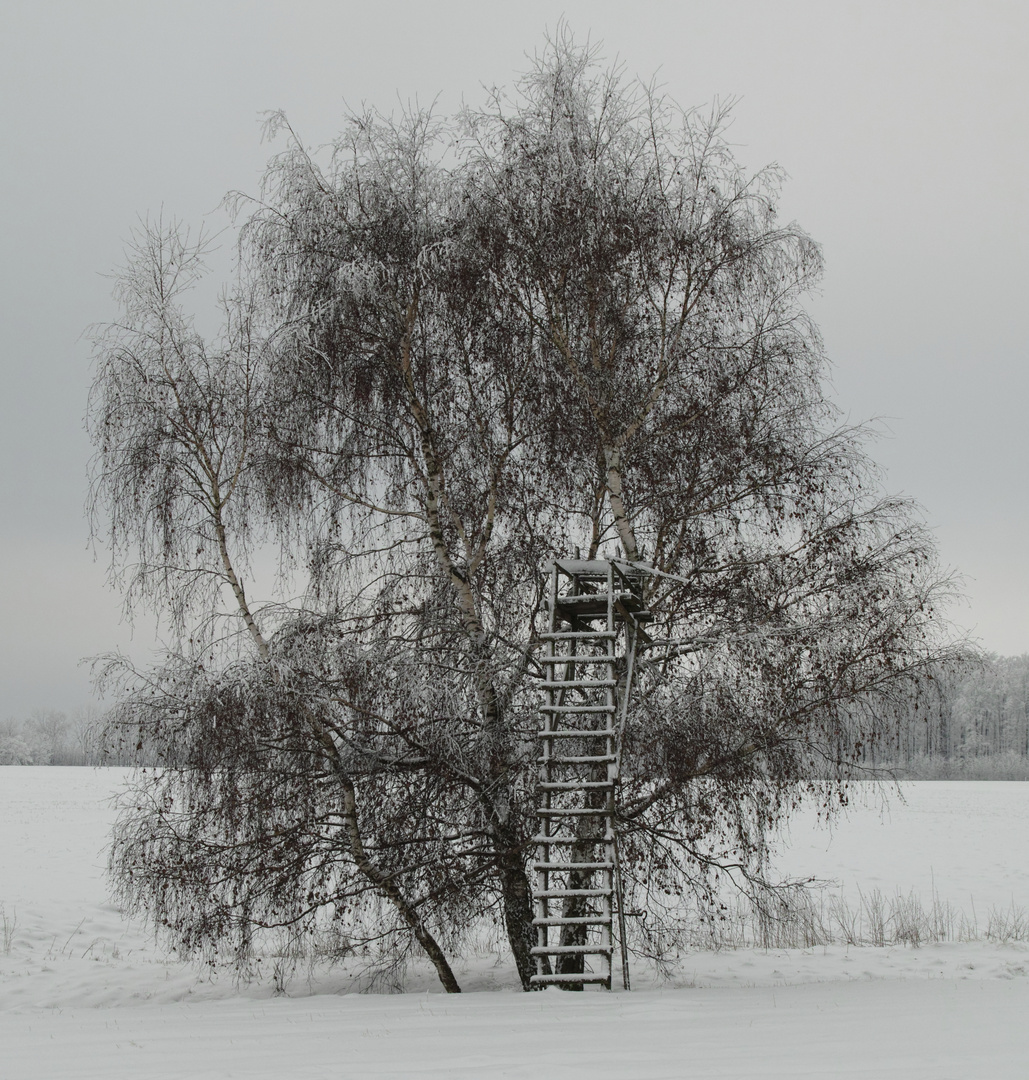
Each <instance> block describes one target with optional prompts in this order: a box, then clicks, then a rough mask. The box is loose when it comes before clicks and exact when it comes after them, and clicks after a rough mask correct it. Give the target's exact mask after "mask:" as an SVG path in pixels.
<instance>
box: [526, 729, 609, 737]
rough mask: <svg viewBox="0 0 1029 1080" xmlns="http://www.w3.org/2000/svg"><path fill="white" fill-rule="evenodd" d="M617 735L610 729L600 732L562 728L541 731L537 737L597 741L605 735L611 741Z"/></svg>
mask: <svg viewBox="0 0 1029 1080" xmlns="http://www.w3.org/2000/svg"><path fill="white" fill-rule="evenodd" d="M617 734H618V732H617V731H613V730H611V729H610V728H603V729H602V730H600V731H590V730H588V729H587V730H580V729H577V728H563V729H562V730H561V731H541V732H540V733H539V737H540V738H541V739H599V738H601V736H604V735H606V736H608V737H609V738H612V739H613V738H614V737H615V736H616V735H617Z"/></svg>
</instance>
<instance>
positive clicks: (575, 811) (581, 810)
mask: <svg viewBox="0 0 1029 1080" xmlns="http://www.w3.org/2000/svg"><path fill="white" fill-rule="evenodd" d="M608 813H610V811H609V809H608V808H607V807H606V806H603V807H599V808H597V809H594V808H593V807H590V806H575V807H566V808H564V809H563V810H555V809H550V810H547V809H544V808H542V807H541V808H540V809H539V810H537V811H536V816H537V817H541V818H543V817H545V818H553V817H569V816H574V817H591V816H592V817H606V816H607V814H608Z"/></svg>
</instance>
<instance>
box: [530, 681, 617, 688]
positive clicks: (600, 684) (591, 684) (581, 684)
mask: <svg viewBox="0 0 1029 1080" xmlns="http://www.w3.org/2000/svg"><path fill="white" fill-rule="evenodd" d="M536 685H537V686H538V687H539V688H540V689H541V690H600V689H603V688H605V687H609V686H617V685H618V682H617V680H615V679H555V680H553V681H550V680H547V679H544V680H543V681H542V682H538V683H537V684H536Z"/></svg>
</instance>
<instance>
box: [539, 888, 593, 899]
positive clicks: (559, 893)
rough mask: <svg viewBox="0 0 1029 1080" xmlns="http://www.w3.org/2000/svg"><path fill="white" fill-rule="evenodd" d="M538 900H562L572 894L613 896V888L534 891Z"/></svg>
mask: <svg viewBox="0 0 1029 1080" xmlns="http://www.w3.org/2000/svg"><path fill="white" fill-rule="evenodd" d="M533 895H534V896H535V898H536V899H537V900H561V899H563V898H567V897H570V896H611V895H612V891H611V889H544V890H543V891H542V892H538V893H533Z"/></svg>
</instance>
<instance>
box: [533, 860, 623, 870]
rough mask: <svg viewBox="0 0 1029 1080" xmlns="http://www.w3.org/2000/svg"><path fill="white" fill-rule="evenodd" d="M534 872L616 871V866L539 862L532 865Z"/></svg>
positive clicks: (606, 863) (599, 863) (601, 863)
mask: <svg viewBox="0 0 1029 1080" xmlns="http://www.w3.org/2000/svg"><path fill="white" fill-rule="evenodd" d="M532 868H533V870H614V868H615V864H614V863H609V862H538V863H533V864H532Z"/></svg>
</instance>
